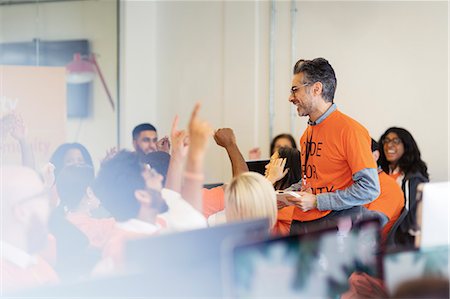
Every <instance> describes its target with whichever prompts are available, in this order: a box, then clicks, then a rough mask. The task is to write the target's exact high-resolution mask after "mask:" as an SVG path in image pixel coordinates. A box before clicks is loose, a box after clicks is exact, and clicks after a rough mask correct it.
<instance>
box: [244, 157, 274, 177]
mask: <svg viewBox="0 0 450 299" xmlns="http://www.w3.org/2000/svg"><path fill="white" fill-rule="evenodd" d="M269 162H270V160H251V161H246V162H245V163H247V166H248V170H249V171H253V172H257V173H259V174H262V175H264V172H265V171H266V165H267V164H269Z"/></svg>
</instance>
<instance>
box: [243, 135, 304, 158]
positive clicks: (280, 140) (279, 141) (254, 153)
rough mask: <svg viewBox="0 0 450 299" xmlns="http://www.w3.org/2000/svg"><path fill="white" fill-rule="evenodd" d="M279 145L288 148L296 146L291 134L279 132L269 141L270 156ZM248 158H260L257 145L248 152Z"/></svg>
mask: <svg viewBox="0 0 450 299" xmlns="http://www.w3.org/2000/svg"><path fill="white" fill-rule="evenodd" d="M280 147H289V148H295V149H296V148H297V144H296V143H295V139H294V137H292V135H291V134H279V135H277V136H275V138H273V139H272V142H271V143H270V156H272V155H273V154H274V153H275V151H276V150H278V149H279V148H280ZM248 158H249V159H250V160H259V159H261V150H260V149H259V147H255V148H252V149H251V150H250V151H249V152H248Z"/></svg>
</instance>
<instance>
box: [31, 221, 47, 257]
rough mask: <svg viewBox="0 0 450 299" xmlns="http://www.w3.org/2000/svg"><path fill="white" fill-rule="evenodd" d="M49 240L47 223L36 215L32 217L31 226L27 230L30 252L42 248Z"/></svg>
mask: <svg viewBox="0 0 450 299" xmlns="http://www.w3.org/2000/svg"><path fill="white" fill-rule="evenodd" d="M47 241H48V229H47V225H46V224H45V223H44V222H43V221H41V220H39V218H38V217H37V216H36V215H33V216H32V217H31V219H30V226H29V229H28V231H27V246H28V253H30V254H34V253H37V252H39V251H40V250H42V249H43V248H44V247H45V246H46V245H47Z"/></svg>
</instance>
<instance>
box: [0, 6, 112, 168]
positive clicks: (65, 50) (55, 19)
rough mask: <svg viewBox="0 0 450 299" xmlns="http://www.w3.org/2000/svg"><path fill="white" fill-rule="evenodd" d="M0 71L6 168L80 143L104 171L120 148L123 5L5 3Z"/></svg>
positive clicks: (0, 9) (38, 161)
mask: <svg viewBox="0 0 450 299" xmlns="http://www.w3.org/2000/svg"><path fill="white" fill-rule="evenodd" d="M0 65H1V66H0V68H1V69H0V104H1V106H0V109H1V110H0V117H1V120H2V121H1V127H0V128H1V151H2V163H3V164H5V163H7V164H10V163H18V162H19V163H20V161H21V159H22V160H23V159H25V161H23V162H24V163H32V162H30V161H29V160H28V161H26V160H27V155H26V153H25V155H23V152H22V151H23V148H24V147H25V148H27V147H28V149H31V151H32V154H33V156H34V161H35V162H34V166H35V167H36V168H37V169H38V170H40V168H41V167H43V166H44V165H45V163H46V162H47V161H48V159H49V157H50V156H51V154H52V152H53V151H54V150H55V149H56V148H57V146H58V145H60V144H61V143H64V142H78V143H81V144H83V145H84V146H85V147H86V148H87V149H88V150H89V152H90V154H91V155H92V160H93V162H94V166H98V163H99V161H100V160H101V159H102V158H103V156H104V155H105V150H106V149H108V148H111V147H113V146H116V144H117V142H118V140H117V136H118V134H117V119H118V118H117V106H118V105H117V104H118V2H117V1H115V0H103V1H95V0H87V1H80V0H79V1H61V0H60V1H56V0H55V1H48V0H35V1H24V0H19V1H17V0H16V1H10V0H1V1H0ZM26 152H27V151H26ZM28 152H29V151H28ZM96 168H97V167H96Z"/></svg>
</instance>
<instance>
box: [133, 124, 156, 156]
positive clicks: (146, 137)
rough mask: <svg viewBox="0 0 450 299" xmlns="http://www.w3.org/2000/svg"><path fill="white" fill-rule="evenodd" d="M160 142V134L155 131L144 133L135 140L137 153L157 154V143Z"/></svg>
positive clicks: (134, 144)
mask: <svg viewBox="0 0 450 299" xmlns="http://www.w3.org/2000/svg"><path fill="white" fill-rule="evenodd" d="M157 142H158V134H157V133H156V132H155V131H150V130H148V131H142V132H141V133H139V136H138V137H137V138H136V139H135V140H133V146H134V149H135V151H137V152H139V153H141V154H145V155H146V154H148V153H151V152H156V151H157V147H156V143H157Z"/></svg>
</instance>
